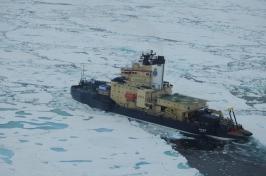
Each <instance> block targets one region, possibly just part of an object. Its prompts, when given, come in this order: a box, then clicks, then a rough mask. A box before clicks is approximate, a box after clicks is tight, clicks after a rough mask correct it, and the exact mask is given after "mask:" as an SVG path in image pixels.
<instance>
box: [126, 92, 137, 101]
mask: <svg viewBox="0 0 266 176" xmlns="http://www.w3.org/2000/svg"><path fill="white" fill-rule="evenodd" d="M125 97H126V99H127V101H135V100H136V99H137V94H136V93H131V92H126V94H125Z"/></svg>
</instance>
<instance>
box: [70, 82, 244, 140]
mask: <svg viewBox="0 0 266 176" xmlns="http://www.w3.org/2000/svg"><path fill="white" fill-rule="evenodd" d="M71 95H72V97H73V99H75V100H76V101H78V102H81V103H84V104H87V105H89V106H90V107H92V108H98V109H101V110H104V111H107V112H114V113H117V114H121V115H125V116H128V117H130V118H134V119H137V120H142V121H146V122H151V123H154V124H158V125H162V126H166V127H170V128H173V129H176V130H179V131H182V132H185V133H190V134H193V135H203V136H213V137H217V138H220V139H227V140H228V139H245V138H243V137H236V136H230V135H228V134H227V133H226V132H225V131H224V130H223V129H219V127H217V126H216V127H204V130H203V131H202V130H201V129H202V128H201V127H200V126H199V125H198V123H192V122H187V121H176V120H173V119H171V118H166V117H161V116H155V115H151V114H147V113H146V112H144V111H141V110H137V109H129V108H125V107H121V106H119V105H117V104H116V103H115V102H114V101H113V100H112V99H111V98H109V96H105V95H100V94H98V93H97V92H96V91H88V90H86V89H85V90H84V89H83V88H82V87H80V86H79V85H76V86H72V87H71Z"/></svg>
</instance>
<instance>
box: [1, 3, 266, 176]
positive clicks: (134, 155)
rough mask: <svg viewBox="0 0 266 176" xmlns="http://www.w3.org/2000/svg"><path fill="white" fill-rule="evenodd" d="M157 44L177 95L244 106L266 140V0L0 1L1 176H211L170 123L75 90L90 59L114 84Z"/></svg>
mask: <svg viewBox="0 0 266 176" xmlns="http://www.w3.org/2000/svg"><path fill="white" fill-rule="evenodd" d="M146 49H153V50H154V51H156V52H157V53H158V54H159V55H164V56H165V57H166V72H165V79H166V80H168V81H171V82H172V84H173V85H174V91H176V92H179V93H182V94H186V95H191V96H195V97H198V98H203V99H207V100H208V101H209V105H210V107H212V108H216V109H221V110H223V111H224V113H226V109H227V108H228V107H232V106H233V107H234V108H235V111H236V115H237V117H238V121H239V122H241V123H242V124H243V126H244V127H245V128H247V129H248V130H250V131H252V132H253V133H254V138H255V140H257V142H258V143H260V145H261V147H264V146H265V145H266V137H265V134H266V1H265V0H235V1H232V0H231V1H230V0H214V1H211V0H204V1H197V0H127V1H123V0H113V1H111V0H39V1H38V0H36V1H35V0H0V175H1V176H2V175H3V176H73V175H76V176H111V175H115V176H141V175H147V176H173V175H180V176H183V175H192V176H193V175H200V173H199V171H197V170H196V169H194V168H191V167H189V166H188V165H187V162H186V159H185V158H184V157H183V156H182V155H180V154H179V153H178V152H176V151H174V150H173V149H172V148H171V146H170V145H168V144H167V143H166V142H165V141H164V140H163V139H161V138H160V136H159V135H160V134H161V133H164V132H165V130H162V129H160V127H156V126H154V127H149V128H154V129H155V130H154V129H147V128H143V127H142V126H143V125H141V126H140V125H139V123H137V122H134V121H133V122H132V121H131V122H130V121H129V120H128V119H127V118H125V117H124V116H120V115H116V114H111V113H105V112H102V111H99V110H95V109H91V108H90V107H88V106H86V105H83V104H80V103H78V102H76V101H74V100H73V99H72V98H71V96H70V93H69V90H70V86H71V85H73V84H77V83H78V81H79V79H80V65H81V63H87V64H86V70H87V71H86V73H87V76H88V77H90V78H97V79H103V80H109V79H111V78H113V77H115V76H116V75H117V74H118V73H119V71H120V70H119V67H121V66H124V65H130V64H131V62H132V61H134V60H135V59H137V58H138V57H139V55H140V53H141V51H142V50H146ZM157 130H158V131H159V132H156V131H157ZM166 132H168V131H166ZM169 133H170V134H169V135H174V136H175V137H180V138H181V137H182V135H181V134H179V133H178V132H169Z"/></svg>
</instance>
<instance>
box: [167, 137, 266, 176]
mask: <svg viewBox="0 0 266 176" xmlns="http://www.w3.org/2000/svg"><path fill="white" fill-rule="evenodd" d="M165 140H166V141H167V142H168V143H169V144H171V145H172V147H173V148H174V149H175V150H176V151H178V152H179V153H181V154H182V155H183V156H184V157H186V159H187V160H188V164H189V165H190V166H191V167H194V168H196V169H198V170H199V171H200V172H201V173H202V174H204V175H208V176H212V175H215V176H265V175H266V148H265V147H264V146H263V145H261V144H259V143H258V141H256V140H255V139H253V138H251V139H250V140H249V141H244V142H243V141H242V142H241V141H238V142H233V141H219V140H214V139H209V138H183V139H165Z"/></svg>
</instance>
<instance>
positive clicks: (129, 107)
mask: <svg viewBox="0 0 266 176" xmlns="http://www.w3.org/2000/svg"><path fill="white" fill-rule="evenodd" d="M164 65H165V59H164V56H157V55H156V53H154V52H153V51H150V52H148V53H142V55H141V56H140V58H139V60H138V61H137V62H135V63H133V64H132V66H131V67H124V68H121V74H120V76H119V77H116V78H114V79H112V80H111V82H104V81H97V80H90V81H87V80H86V79H81V81H80V84H79V85H76V86H72V87H71V94H72V96H73V98H74V99H76V100H78V101H80V102H82V103H86V104H88V105H90V106H92V107H96V108H100V109H103V110H106V111H111V112H116V113H119V114H123V115H127V116H129V117H133V118H136V119H140V120H145V121H148V122H152V123H157V124H160V125H164V126H168V127H171V128H175V129H178V130H182V131H185V132H188V133H193V134H200V135H209V136H215V137H222V138H247V137H248V136H251V135H252V133H250V132H249V131H247V130H244V129H243V127H242V126H241V125H239V124H238V123H237V121H236V118H235V114H234V112H233V110H232V109H231V110H230V113H229V115H230V116H229V118H225V117H223V114H222V112H221V111H216V110H213V109H209V108H208V107H207V101H206V100H203V99H199V98H194V97H189V96H185V95H181V94H178V93H174V94H172V87H173V85H172V84H170V83H169V82H167V81H164Z"/></svg>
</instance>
